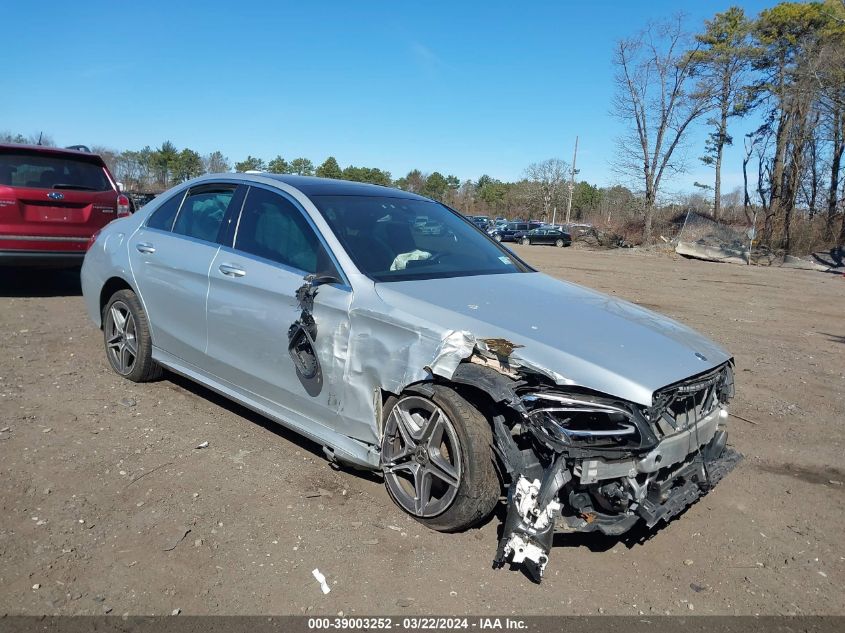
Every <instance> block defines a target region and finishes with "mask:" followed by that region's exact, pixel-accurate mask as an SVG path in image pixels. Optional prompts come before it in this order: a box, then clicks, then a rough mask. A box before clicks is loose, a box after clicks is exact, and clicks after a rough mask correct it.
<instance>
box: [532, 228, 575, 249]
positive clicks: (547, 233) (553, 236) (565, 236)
mask: <svg viewBox="0 0 845 633" xmlns="http://www.w3.org/2000/svg"><path fill="white" fill-rule="evenodd" d="M519 241H520V243H521V244H526V245H527V244H554V245H555V246H557V247H563V246H570V245H571V244H572V236H571V235H569V233H567V232H566V231H561V230H560V229H558V228H554V227H549V226H542V227H540V228H538V229H533V230H531V231H528V232H527V233H523V234H522V236H521V237H520V238H519Z"/></svg>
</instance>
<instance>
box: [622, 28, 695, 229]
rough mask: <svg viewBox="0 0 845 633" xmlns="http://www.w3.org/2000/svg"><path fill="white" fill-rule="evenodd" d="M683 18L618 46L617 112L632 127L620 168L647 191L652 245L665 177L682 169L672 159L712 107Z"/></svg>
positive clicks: (647, 221)
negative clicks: (698, 74) (696, 76)
mask: <svg viewBox="0 0 845 633" xmlns="http://www.w3.org/2000/svg"><path fill="white" fill-rule="evenodd" d="M689 46H690V40H689V38H688V37H687V35H686V34H685V33H684V30H683V24H682V17H681V16H676V17H674V18H672V19H671V20H668V21H666V22H658V23H653V24H651V25H649V26H648V27H647V28H646V29H645V30H644V31H642V32H641V33H640V34H639V35H637V36H636V37H634V38H631V39H626V40H620V41H619V42H618V43H617V44H616V50H615V52H614V58H613V64H614V66H615V67H616V76H615V81H616V96H615V99H614V108H613V109H614V114H616V116H618V117H619V118H620V119H622V120H623V121H624V122H625V123H626V124H627V125H628V126H629V133H628V134H627V135H626V136H625V137H623V138H621V139H620V142H619V154H618V158H617V161H616V167H617V168H618V169H619V170H620V171H622V172H623V173H627V174H632V175H636V176H637V179H638V180H639V181H640V182H641V183H642V184H643V190H644V193H645V200H644V203H645V204H644V208H643V219H644V220H645V229H644V232H643V239H644V241H645V242H646V243H650V242H651V239H652V224H653V221H654V210H655V206H656V202H657V194H658V192H659V191H660V186H661V184H662V183H663V178H664V177H665V176H667V175H669V174H674V173H678V172H680V171H682V170H683V167H684V166H683V164H682V161H677V160H675V159H674V157H675V154H676V150H677V149H678V147H679V146H680V145H681V142H682V140H683V138H684V134H685V133H686V132H687V130H688V128H689V126H690V124H691V123H692V122H693V121H694V120H696V119H697V118H698V117H700V116H701V115H702V114H704V113H705V112H706V111H707V109H708V108H710V107H711V105H712V99H711V97H710V93H709V92H708V91H707V90H705V89H704V88H703V86H701V85H697V84H696V82H695V80H694V78H693V75H694V71H695V64H696V62H695V55H694V54H693V53H694V52H695V50H697V47H695V48H693V49H692V50H690V49H689V48H688V47H689Z"/></svg>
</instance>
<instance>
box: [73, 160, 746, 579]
mask: <svg viewBox="0 0 845 633" xmlns="http://www.w3.org/2000/svg"><path fill="white" fill-rule="evenodd" d="M433 225H436V226H438V231H436V232H433V231H429V230H427V227H429V226H433ZM82 288H83V293H84V297H85V303H86V305H87V309H88V311H89V313H90V315H91V318H92V319H93V320H94V321H95V323H96V324H97V325H99V326H100V327H101V328H102V330H103V336H104V344H105V352H106V358H107V359H108V361H109V363H110V364H111V366H112V368H113V369H114V370H115V371H116V372H117V373H119V374H120V375H121V376H124V377H125V378H128V379H129V380H132V381H135V382H144V381H149V380H154V379H156V378H158V377H160V376H161V375H162V370H163V368H167V369H169V370H171V371H173V372H176V373H178V374H182V375H183V376H187V377H188V378H191V379H193V380H195V381H197V382H199V383H201V384H203V385H205V386H207V387H210V388H211V389H213V390H215V391H217V392H219V393H221V394H223V395H225V396H228V397H229V398H231V399H232V400H235V401H237V402H239V403H241V404H243V405H246V406H247V407H249V408H251V409H253V410H255V411H257V412H259V413H261V414H263V415H266V416H267V417H269V418H271V419H273V420H275V421H277V422H279V423H280V424H283V425H285V426H287V427H290V428H292V429H294V430H296V431H297V432H299V433H302V434H303V435H305V436H307V437H309V438H311V439H312V440H313V441H315V442H318V443H319V444H320V445H322V446H323V447H324V450H325V452H326V454H327V456H328V458H329V459H332V460H337V461H339V462H343V463H346V464H351V465H354V466H357V467H362V468H368V469H373V470H378V471H381V472H382V473H383V474H384V481H385V485H386V488H387V491H388V493H389V494H390V496H391V498H392V499H393V500H394V501H395V502H396V504H397V505H399V507H400V508H402V509H403V510H404V511H405V512H407V513H408V514H410V515H411V516H413V517H415V518H416V519H417V520H419V521H420V522H421V523H423V524H425V525H428V526H430V527H432V528H434V529H437V530H443V531H453V530H460V529H463V528H466V527H468V526H471V525H473V524H475V523H477V522H479V521H481V520H482V519H484V518H486V517H488V516H489V515H490V514H491V512H492V510H493V509H494V507H495V506H496V504H497V503H498V502H499V500H500V498H501V497H502V495H503V493H504V494H505V495H506V499H507V501H506V503H507V510H506V518H505V525H504V530H503V533H502V538H501V541H500V542H499V547H498V550H497V552H496V554H495V558H494V563H495V564H496V565H499V566H500V565H503V564H505V563H507V562H509V563H512V564H520V563H523V564H525V565H526V568H527V569H528V570H529V572H530V573H531V574H532V575H533V576H534V577H535V578H536V579H538V580H539V579H540V577H541V576H542V573H543V569H544V568H545V566H546V563H547V562H548V555H549V550H550V549H551V543H552V536H553V533H554V532H556V531H558V532H560V531H564V532H579V531H580V532H585V531H594V530H597V531H600V532H603V533H605V534H610V535H618V534H622V533H623V532H625V531H627V530H629V529H630V528H632V527H633V526H634V525H635V524H637V523H644V524H645V525H646V526H648V527H652V526H654V525H656V524H658V523H659V522H661V521H668V520H669V519H671V518H672V517H674V516H676V515H677V514H679V513H680V512H682V511H683V510H684V509H685V508H686V507H687V506H689V505H690V504H691V503H693V502H694V501H695V500H696V499H697V498H698V497H700V496H701V495H702V494H704V493H705V492H707V491H708V490H709V489H710V488H711V487H712V486H713V485H714V484H715V483H716V482H718V481H719V480H720V479H721V478H722V477H723V476H724V475H725V474H726V473H727V472H728V471H729V470H730V469H731V468H732V467H733V466H734V465H735V463H736V462H737V461H738V459H739V455H738V454H737V453H736V452H735V451H733V450H731V449H729V448H726V441H727V434H726V430H725V423H726V421H727V417H728V413H727V409H726V406H727V403H728V401H729V400H730V398H731V397H732V395H733V390H734V387H733V360H732V358H731V356H730V354H728V353H727V352H726V351H725V350H724V349H722V348H721V347H719V346H718V345H716V344H715V343H713V342H712V341H710V340H708V339H707V338H705V337H704V336H702V335H700V334H698V333H696V332H694V331H692V330H691V329H689V328H687V327H685V326H683V325H681V324H679V323H677V322H675V321H673V320H671V319H668V318H666V317H663V316H660V315H658V314H655V313H653V312H650V311H648V310H645V309H643V308H640V307H637V306H635V305H633V304H630V303H627V302H625V301H620V300H618V299H615V298H612V297H608V296H605V295H602V294H599V293H597V292H593V291H591V290H587V289H585V288H582V287H580V286H577V285H574V284H571V283H567V282H564V281H558V280H556V279H553V278H551V277H549V276H547V275H544V274H542V273H540V272H537V271H535V270H534V269H532V268H531V267H530V266H529V265H528V264H526V263H525V262H523V261H522V260H521V259H520V258H519V257H517V256H516V255H515V254H514V253H512V252H511V251H509V250H507V249H506V248H504V247H503V246H502V245H500V244H498V243H497V242H495V241H494V240H493V239H491V238H489V237H488V236H487V235H485V233H484V232H483V231H481V230H480V229H479V228H477V227H476V226H475V225H473V224H472V222H470V221H469V220H468V219H466V218H465V217H463V216H461V215H460V214H458V213H456V212H455V211H453V210H452V209H449V208H447V207H446V206H444V205H442V204H440V203H438V202H435V201H433V200H429V199H427V198H423V197H421V196H418V195H415V194H412V193H408V192H405V191H400V190H397V189H389V188H385V187H379V186H375V185H367V184H360V183H352V182H345V181H336V180H326V179H319V178H305V177H296V176H274V175H265V174H225V175H211V176H204V177H202V178H198V179H195V180H191V181H189V182H186V183H184V184H182V185H179V186H177V187H175V188H173V189H171V190H170V191H168V192H166V193H165V194H163V195H161V196H159V197H158V198H156V199H155V200H154V201H153V202H151V203H149V204H147V205H146V206H145V207H144V208H143V209H141V210H140V211H138V212H137V213H135V214H134V215H133V216H131V217H128V218H125V219H120V220H117V221H114V222H112V223H111V224H109V225H108V226H106V227H105V228H104V229H103V230H102V231H101V232H100V233H99V235H98V236H97V237H96V240H95V241H94V243H93V244H92V246H91V247H90V250H89V251H88V253H87V255H86V257H85V262H84V265H83V267H82Z"/></svg>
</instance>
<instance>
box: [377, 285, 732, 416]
mask: <svg viewBox="0 0 845 633" xmlns="http://www.w3.org/2000/svg"><path fill="white" fill-rule="evenodd" d="M376 292H377V293H378V294H379V296H380V297H381V298H382V300H383V301H385V302H386V303H387V304H388V305H389V306H390V307H391V309H392V310H393V311H397V312H400V313H401V312H404V313H405V314H406V316H407V319H408V320H409V321H419V320H423V321H424V322H426V323H427V324H429V325H430V327H432V328H433V329H435V330H438V329H439V330H440V331H442V332H450V331H463V332H468V333H470V334H471V335H472V336H474V337H475V339H487V338H503V339H507V340H508V341H510V342H511V343H513V344H515V345H518V346H521V347H519V348H517V349H516V350H515V351H514V352H513V353H512V355H511V358H512V359H513V360H514V361H516V362H518V363H519V364H520V365H523V366H525V367H528V368H532V369H535V370H537V371H540V372H542V373H545V374H546V375H549V376H551V377H552V378H553V379H554V380H555V381H556V382H557V383H559V384H564V385H577V386H582V387H586V388H589V389H593V390H596V391H600V392H603V393H606V394H610V395H613V396H616V397H618V398H623V399H625V400H629V401H632V402H636V403H639V404H642V405H645V406H650V405H651V404H652V394H653V393H654V391H656V390H657V389H660V388H661V387H665V386H667V385H669V384H672V383H675V382H678V381H680V380H683V379H685V378H688V377H690V376H694V375H696V374H700V373H702V372H704V371H707V370H708V369H711V368H713V367H716V366H717V365H720V364H722V363H724V362H725V361H727V360H729V359H730V358H731V356H730V354H729V353H728V352H727V351H725V350H724V349H723V348H722V347H720V346H719V345H717V344H716V343H714V342H713V341H711V340H710V339H708V338H706V337H705V336H702V335H701V334H699V333H698V332H695V331H694V330H692V329H690V328H688V327H686V326H685V325H682V324H680V323H678V322H677V321H675V320H673V319H670V318H668V317H665V316H662V315H660V314H657V313H655V312H652V311H650V310H646V309H645V308H641V307H639V306H637V305H634V304H632V303H629V302H627V301H622V300H620V299H616V298H614V297H610V296H608V295H604V294H602V293H599V292H595V291H593V290H589V289H587V288H583V287H581V286H578V285H576V284H573V283H569V282H565V281H560V280H557V279H554V278H552V277H549V276H548V275H545V274H542V273H512V274H504V275H484V276H474V277H456V278H450V279H430V280H419V281H401V282H389V283H378V284H376ZM394 314H395V313H394Z"/></svg>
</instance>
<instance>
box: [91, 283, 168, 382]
mask: <svg viewBox="0 0 845 633" xmlns="http://www.w3.org/2000/svg"><path fill="white" fill-rule="evenodd" d="M103 341H104V343H105V347H106V358H108V360H109V365H111V367H112V369H113V370H114V371H115V372H117V373H118V374H120V375H121V376H123V377H124V378H127V379H128V380H131V381H132V382H148V381H150V380H156V379H157V378H160V377H161V374H162V369H161V367H160V366H159V365H158V363H156V362H155V361H154V360H153V346H152V341H151V338H150V326H149V322H148V321H147V314H146V313H145V312H144V308H143V307H142V306H141V302H140V300H139V299H138V296H137V295H136V294H135V293H134V292H132V291H131V290H119V291H117V292H116V293H114V294H113V295H112V296H111V299H109V300H108V302H107V303H106V307H105V308H104V309H103Z"/></svg>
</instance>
